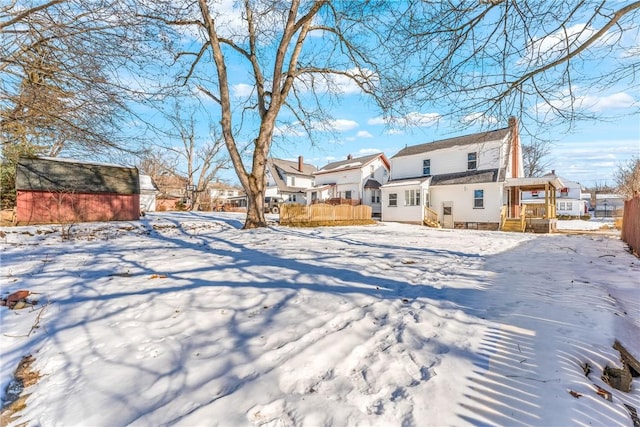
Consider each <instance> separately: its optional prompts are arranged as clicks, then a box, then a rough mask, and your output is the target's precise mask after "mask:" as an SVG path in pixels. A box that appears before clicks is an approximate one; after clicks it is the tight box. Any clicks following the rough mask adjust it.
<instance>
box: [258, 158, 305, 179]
mask: <svg viewBox="0 0 640 427" xmlns="http://www.w3.org/2000/svg"><path fill="white" fill-rule="evenodd" d="M267 164H271V165H273V166H275V167H276V168H278V169H280V170H281V171H282V172H284V173H286V174H289V175H304V176H308V177H309V178H311V176H312V175H313V173H314V172H315V171H316V170H317V168H316V167H315V166H313V165H310V164H308V163H303V164H302V170H299V169H298V161H297V160H295V161H292V160H284V159H274V158H269V159H268V160H267Z"/></svg>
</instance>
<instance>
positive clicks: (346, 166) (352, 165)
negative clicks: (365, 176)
mask: <svg viewBox="0 0 640 427" xmlns="http://www.w3.org/2000/svg"><path fill="white" fill-rule="evenodd" d="M378 157H382V161H383V162H384V164H385V165H386V166H387V168H390V165H389V160H387V157H386V156H385V155H384V153H376V154H370V155H368V156H363V157H355V158H351V159H349V158H347V159H346V160H341V161H339V162H333V163H329V164H327V165H325V166H324V167H322V168H320V169H319V170H318V171H317V172H316V175H318V174H321V173H331V172H336V171H344V170H350V169H360V168H362V167H364V166H366V165H367V164H368V163H371V162H372V161H374V160H375V159H377V158H378Z"/></svg>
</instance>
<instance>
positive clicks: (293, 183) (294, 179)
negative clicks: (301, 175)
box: [291, 176, 296, 186]
mask: <svg viewBox="0 0 640 427" xmlns="http://www.w3.org/2000/svg"><path fill="white" fill-rule="evenodd" d="M295 185H296V177H295V176H292V177H291V186H295Z"/></svg>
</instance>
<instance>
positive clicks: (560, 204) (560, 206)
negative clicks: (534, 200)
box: [558, 202, 564, 211]
mask: <svg viewBox="0 0 640 427" xmlns="http://www.w3.org/2000/svg"><path fill="white" fill-rule="evenodd" d="M558 210H559V211H563V210H564V202H558Z"/></svg>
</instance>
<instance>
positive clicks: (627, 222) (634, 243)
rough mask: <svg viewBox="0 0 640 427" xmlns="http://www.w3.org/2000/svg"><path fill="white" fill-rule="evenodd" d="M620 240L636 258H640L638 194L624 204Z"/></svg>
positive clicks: (639, 207) (639, 195)
mask: <svg viewBox="0 0 640 427" xmlns="http://www.w3.org/2000/svg"><path fill="white" fill-rule="evenodd" d="M621 238H622V240H623V241H625V242H626V243H627V244H628V245H629V248H630V249H631V251H632V252H633V253H634V254H636V256H640V194H636V196H635V197H634V198H632V199H630V200H627V201H625V202H624V214H623V217H622V235H621Z"/></svg>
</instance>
